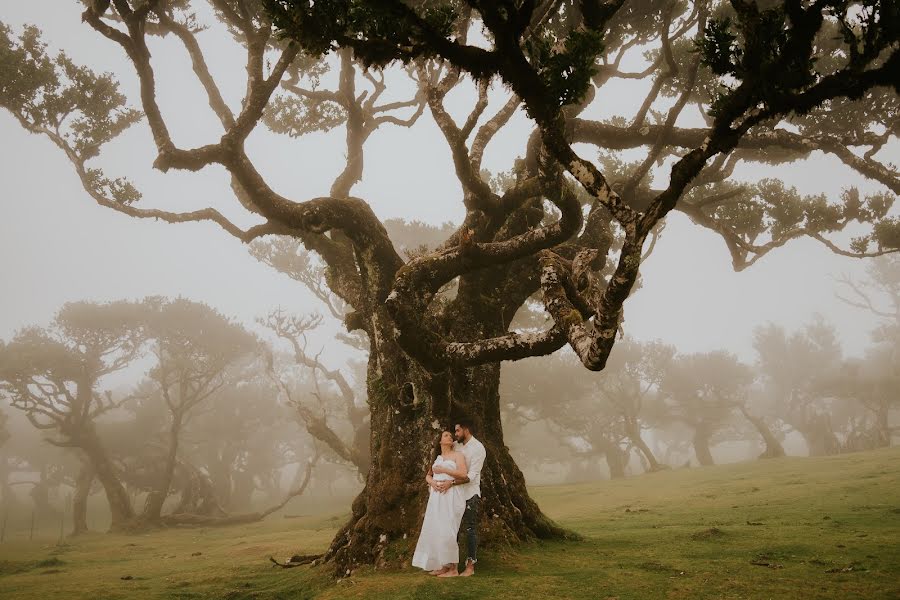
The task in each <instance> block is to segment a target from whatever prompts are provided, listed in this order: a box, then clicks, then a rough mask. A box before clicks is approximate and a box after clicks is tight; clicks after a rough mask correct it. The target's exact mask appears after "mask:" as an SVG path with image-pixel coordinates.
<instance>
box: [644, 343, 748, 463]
mask: <svg viewBox="0 0 900 600" xmlns="http://www.w3.org/2000/svg"><path fill="white" fill-rule="evenodd" d="M752 382H753V373H752V371H751V370H750V368H749V367H747V366H745V365H743V364H741V363H740V362H739V361H738V360H737V357H735V356H734V355H733V354H729V353H727V352H721V351H719V352H709V353H705V354H689V355H683V356H679V357H677V358H676V359H675V360H674V361H673V362H672V363H671V364H670V365H669V366H668V369H667V370H666V373H665V376H664V379H663V381H662V384H661V385H660V396H661V399H662V401H663V402H664V403H665V406H666V409H667V410H666V412H667V416H668V420H669V421H675V422H677V423H681V424H684V425H686V426H687V427H689V428H690V429H691V430H692V436H691V443H692V445H693V448H694V456H695V457H696V458H697V462H699V463H700V464H701V465H704V466H708V465H712V464H714V461H713V456H712V452H711V451H710V444H711V443H712V441H713V439H714V437H715V436H716V434H717V433H719V431H720V430H721V429H722V428H723V427H725V426H726V424H727V423H728V421H729V420H730V419H732V418H733V409H734V406H735V404H737V403H738V402H740V399H741V398H742V397H743V396H745V395H746V393H747V388H748V387H749V386H750V384H751V383H752Z"/></svg>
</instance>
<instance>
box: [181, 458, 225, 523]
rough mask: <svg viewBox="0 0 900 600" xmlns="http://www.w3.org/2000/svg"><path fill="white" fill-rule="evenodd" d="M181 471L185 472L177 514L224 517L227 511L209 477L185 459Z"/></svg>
mask: <svg viewBox="0 0 900 600" xmlns="http://www.w3.org/2000/svg"><path fill="white" fill-rule="evenodd" d="M178 467H179V472H181V471H183V472H184V477H183V478H184V485H183V486H182V489H181V498H180V499H179V501H178V506H177V507H175V510H174V512H175V513H176V514H192V515H202V516H206V517H224V516H225V515H226V514H227V513H226V512H225V511H224V510H223V509H222V507H221V505H220V504H219V501H218V499H217V498H216V492H215V487H214V486H213V483H212V481H210V479H209V477H208V476H207V475H206V474H205V473H203V472H202V471H200V470H199V469H197V468H196V467H195V466H194V465H191V464H189V463H187V462H185V461H180V463H179V465H178Z"/></svg>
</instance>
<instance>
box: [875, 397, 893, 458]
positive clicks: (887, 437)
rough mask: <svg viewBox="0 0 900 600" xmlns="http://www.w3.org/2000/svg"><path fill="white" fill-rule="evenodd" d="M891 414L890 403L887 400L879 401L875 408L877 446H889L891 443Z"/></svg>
mask: <svg viewBox="0 0 900 600" xmlns="http://www.w3.org/2000/svg"><path fill="white" fill-rule="evenodd" d="M889 414H890V405H889V404H888V402H887V401H886V400H882V401H881V402H879V403H878V405H877V407H876V410H875V443H876V444H877V446H876V447H877V448H889V447H890V445H891V425H890V421H889V419H888V417H889Z"/></svg>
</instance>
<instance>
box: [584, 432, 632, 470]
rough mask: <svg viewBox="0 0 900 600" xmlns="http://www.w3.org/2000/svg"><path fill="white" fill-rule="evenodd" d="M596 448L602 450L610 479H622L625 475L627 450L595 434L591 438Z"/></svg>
mask: <svg viewBox="0 0 900 600" xmlns="http://www.w3.org/2000/svg"><path fill="white" fill-rule="evenodd" d="M591 442H592V443H593V444H596V446H597V448H599V449H600V450H602V451H603V456H604V458H605V459H606V466H607V467H609V478H610V479H622V478H624V477H625V465H627V464H628V452H627V451H625V450H622V448H621V446H619V444H617V443H616V442H614V441H613V440H610V439H608V438H606V437H604V436H597V437H596V438H595V439H593V440H591Z"/></svg>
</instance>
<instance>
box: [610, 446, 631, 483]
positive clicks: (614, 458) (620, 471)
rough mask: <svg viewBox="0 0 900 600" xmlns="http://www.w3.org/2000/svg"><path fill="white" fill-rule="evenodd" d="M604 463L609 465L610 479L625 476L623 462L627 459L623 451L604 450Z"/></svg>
mask: <svg viewBox="0 0 900 600" xmlns="http://www.w3.org/2000/svg"><path fill="white" fill-rule="evenodd" d="M605 456H606V465H607V466H608V467H609V478H610V479H623V478H624V477H625V464H626V463H627V459H626V457H625V455H624V453H623V452H621V451H618V452H617V451H615V450H612V451H611V452H606V453H605Z"/></svg>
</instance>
